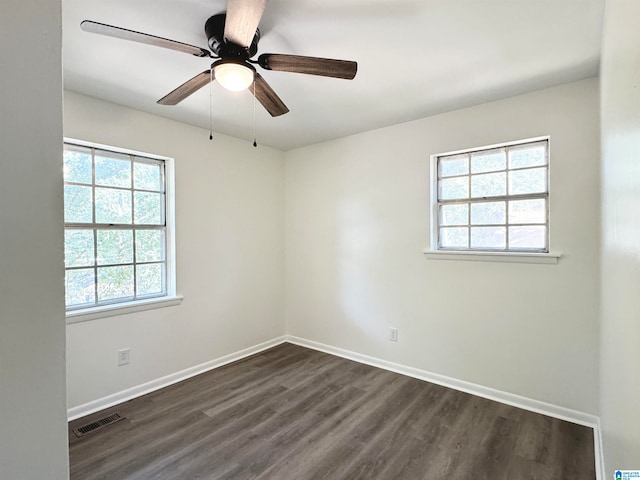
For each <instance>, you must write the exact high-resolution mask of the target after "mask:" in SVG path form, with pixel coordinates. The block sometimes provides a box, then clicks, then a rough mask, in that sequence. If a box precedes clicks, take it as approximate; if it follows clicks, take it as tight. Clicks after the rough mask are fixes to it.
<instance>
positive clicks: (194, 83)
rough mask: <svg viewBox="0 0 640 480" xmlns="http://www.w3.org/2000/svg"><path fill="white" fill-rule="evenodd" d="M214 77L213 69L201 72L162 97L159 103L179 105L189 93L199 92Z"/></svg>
mask: <svg viewBox="0 0 640 480" xmlns="http://www.w3.org/2000/svg"><path fill="white" fill-rule="evenodd" d="M212 78H213V73H212V72H211V70H207V71H206V72H202V73H199V74H198V75H196V76H195V77H193V78H192V79H190V80H187V81H186V82H184V83H183V84H182V85H180V86H179V87H178V88H176V89H175V90H174V91H172V92H171V93H168V94H167V95H165V96H164V97H162V98H161V99H160V100H158V103H159V104H160V105H177V104H178V103H180V102H181V101H182V100H184V99H185V98H187V97H188V96H189V95H191V94H192V93H195V92H197V91H198V90H200V89H201V88H202V87H204V86H205V85H206V84H208V83H209V82H210V81H211V80H212Z"/></svg>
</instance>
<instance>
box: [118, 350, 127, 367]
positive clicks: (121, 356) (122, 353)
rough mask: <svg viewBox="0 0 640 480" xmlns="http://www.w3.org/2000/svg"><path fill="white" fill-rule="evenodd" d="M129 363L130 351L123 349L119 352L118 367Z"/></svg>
mask: <svg viewBox="0 0 640 480" xmlns="http://www.w3.org/2000/svg"><path fill="white" fill-rule="evenodd" d="M128 363H129V349H128V348H123V349H122V350H118V366H119V367H121V366H122V365H126V364H128Z"/></svg>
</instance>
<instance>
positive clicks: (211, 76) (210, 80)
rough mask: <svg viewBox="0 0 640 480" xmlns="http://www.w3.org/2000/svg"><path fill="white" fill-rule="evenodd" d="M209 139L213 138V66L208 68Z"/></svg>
mask: <svg viewBox="0 0 640 480" xmlns="http://www.w3.org/2000/svg"><path fill="white" fill-rule="evenodd" d="M209 140H213V68H212V69H211V70H209Z"/></svg>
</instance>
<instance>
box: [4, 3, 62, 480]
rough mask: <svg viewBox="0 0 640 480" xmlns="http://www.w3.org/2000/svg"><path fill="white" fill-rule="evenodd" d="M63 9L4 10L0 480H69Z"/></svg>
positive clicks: (15, 6) (7, 6)
mask: <svg viewBox="0 0 640 480" xmlns="http://www.w3.org/2000/svg"><path fill="white" fill-rule="evenodd" d="M60 10H61V8H60V2H57V1H53V2H52V1H47V0H3V1H2V2H0V58H1V59H2V60H1V62H0V63H1V64H2V75H0V162H1V165H2V169H1V170H0V272H2V279H1V280H0V478H2V479H3V480H42V479H43V478H46V479H51V480H59V479H64V478H68V453H67V425H66V410H65V364H64V342H65V337H64V300H63V299H64V283H63V275H64V270H63V263H62V262H63V247H62V72H61V17H60V15H61V12H60ZM43 240H44V241H43Z"/></svg>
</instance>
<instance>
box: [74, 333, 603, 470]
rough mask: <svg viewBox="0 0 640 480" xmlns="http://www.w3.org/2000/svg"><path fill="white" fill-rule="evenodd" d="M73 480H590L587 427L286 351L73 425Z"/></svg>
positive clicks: (300, 349) (200, 377)
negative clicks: (99, 422)
mask: <svg viewBox="0 0 640 480" xmlns="http://www.w3.org/2000/svg"><path fill="white" fill-rule="evenodd" d="M115 411H118V412H120V413H121V414H122V415H124V416H125V417H126V418H125V420H122V421H120V422H117V423H115V424H114V425H111V426H108V427H105V428H103V429H100V430H98V431H96V432H94V433H90V434H88V435H86V436H85V437H83V438H76V437H75V435H73V434H70V442H69V444H70V445H69V448H70V457H69V458H70V465H71V479H72V480H98V479H100V480H153V479H158V480H173V479H175V480H178V479H180V480H191V479H215V480H236V479H237V480H289V479H291V480H315V479H331V480H334V479H335V480H343V479H344V480H357V479H363V480H364V479H366V480H378V479H379V480H389V479H401V480H404V479H406V480H413V479H416V480H418V479H425V480H438V479H443V480H444V479H447V480H452V479H453V480H457V479H460V480H466V479H469V478H474V479H478V480H481V479H487V480H488V479H491V480H501V479H504V480H507V479H509V480H513V479H518V480H520V479H522V480H555V479H560V478H562V479H563V480H593V479H595V467H594V452H593V431H592V430H591V429H590V428H587V427H582V426H579V425H575V424H572V423H569V422H565V421H562V420H557V419H553V418H550V417H546V416H543V415H539V414H536V413H532V412H528V411H524V410H519V409H517V408H515V407H510V406H507V405H504V404H500V403H497V402H493V401H491V400H487V399H484V398H480V397H474V396H473V395H469V394H466V393H462V392H457V391H454V390H451V389H448V388H445V387H442V386H438V385H434V384H430V383H428V382H423V381H420V380H416V379H414V378H410V377H405V376H402V375H399V374H395V373H392V372H388V371H386V370H381V369H377V368H374V367H370V366H367V365H363V364H360V363H357V362H352V361H349V360H345V359H342V358H339V357H335V356H332V355H328V354H325V353H322V352H317V351H314V350H310V349H306V348H303V347H299V346H296V345H291V344H283V345H279V346H278V347H275V348H273V349H270V350H267V351H265V352H261V353H260V354H257V355H253V356H251V357H248V358H246V359H243V360H241V361H238V362H235V363H233V364H229V365H226V366H224V367H221V368H218V369H215V370H212V371H210V372H207V373H205V374H202V375H198V376H196V377H194V378H191V379H189V380H186V381H184V382H180V383H178V384H175V385H172V386H170V387H167V388H165V389H162V390H159V391H157V392H153V393H151V394H148V395H145V396H143V397H140V398H137V399H134V400H131V401H129V402H126V403H124V404H122V405H118V406H116V407H113V408H110V409H108V410H106V411H103V412H98V413H96V414H93V415H90V416H88V417H85V418H83V419H78V420H75V421H73V422H70V424H69V428H70V429H72V428H74V427H77V426H79V425H82V424H85V423H88V422H90V421H94V420H96V419H98V418H100V417H101V416H102V415H105V414H108V413H111V412H115Z"/></svg>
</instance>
